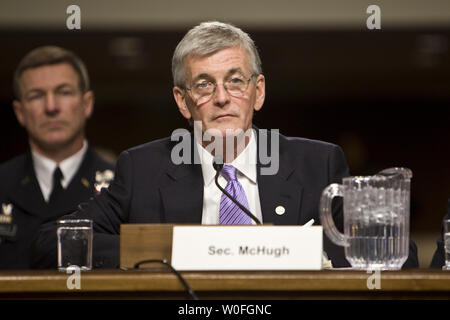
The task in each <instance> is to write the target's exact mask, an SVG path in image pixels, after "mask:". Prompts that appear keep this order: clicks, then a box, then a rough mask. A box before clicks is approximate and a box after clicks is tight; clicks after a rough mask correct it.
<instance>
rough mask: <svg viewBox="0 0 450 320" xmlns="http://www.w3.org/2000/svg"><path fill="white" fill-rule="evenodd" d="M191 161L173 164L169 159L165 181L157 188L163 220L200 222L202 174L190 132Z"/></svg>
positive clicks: (169, 221)
mask: <svg viewBox="0 0 450 320" xmlns="http://www.w3.org/2000/svg"><path fill="white" fill-rule="evenodd" d="M190 139H191V150H193V151H192V152H191V163H194V164H179V165H176V164H174V163H173V162H172V161H171V160H170V159H169V166H168V168H167V171H166V179H167V180H166V181H165V183H163V184H162V186H161V187H160V188H159V191H160V194H161V199H162V202H163V208H164V210H163V212H164V217H163V222H165V223H194V224H199V223H201V222H202V211H203V174H202V168H201V165H200V164H196V163H198V161H194V158H195V159H196V160H198V158H197V148H196V146H195V143H194V137H193V135H192V134H191V135H190Z"/></svg>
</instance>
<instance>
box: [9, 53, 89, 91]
mask: <svg viewBox="0 0 450 320" xmlns="http://www.w3.org/2000/svg"><path fill="white" fill-rule="evenodd" d="M60 63H68V64H69V65H71V66H72V68H73V69H74V70H75V72H76V73H77V75H78V85H79V87H80V90H81V92H82V93H86V92H87V91H89V75H88V72H87V68H86V66H85V64H84V63H83V61H82V60H81V59H80V58H79V57H78V56H77V55H76V54H75V53H73V52H72V51H69V50H67V49H64V48H61V47H57V46H42V47H37V48H35V49H33V50H32V51H30V52H29V53H28V54H27V55H26V56H25V57H23V58H22V60H21V61H20V63H19V65H18V66H17V68H16V70H15V72H14V79H13V88H14V94H15V96H16V98H17V99H19V100H20V99H21V98H22V92H21V89H20V78H21V76H22V73H23V72H24V71H25V70H27V69H32V68H37V67H41V66H47V65H55V64H60Z"/></svg>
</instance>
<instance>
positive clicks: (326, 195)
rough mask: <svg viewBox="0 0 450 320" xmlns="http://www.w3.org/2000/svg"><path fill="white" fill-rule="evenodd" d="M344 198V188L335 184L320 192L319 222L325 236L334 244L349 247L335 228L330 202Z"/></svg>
mask: <svg viewBox="0 0 450 320" xmlns="http://www.w3.org/2000/svg"><path fill="white" fill-rule="evenodd" d="M343 196H344V186H343V185H341V184H337V183H332V184H330V185H329V186H327V187H326V188H325V189H323V191H322V197H321V198H320V207H319V213H320V222H321V224H322V226H323V230H324V231H325V234H326V235H327V236H328V238H330V240H331V241H333V242H334V243H335V244H337V245H339V246H343V247H347V246H349V243H348V241H347V238H346V237H345V235H344V234H342V233H340V232H339V230H338V229H337V228H336V225H335V224H334V221H333V214H332V212H333V211H332V209H331V202H332V201H333V198H334V197H343Z"/></svg>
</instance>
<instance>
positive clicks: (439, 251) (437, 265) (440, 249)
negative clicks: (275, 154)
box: [430, 199, 450, 269]
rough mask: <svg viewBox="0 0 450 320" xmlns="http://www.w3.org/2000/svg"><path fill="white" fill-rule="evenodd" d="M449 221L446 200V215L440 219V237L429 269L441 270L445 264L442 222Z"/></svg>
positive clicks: (449, 203)
mask: <svg viewBox="0 0 450 320" xmlns="http://www.w3.org/2000/svg"><path fill="white" fill-rule="evenodd" d="M447 219H450V199H448V207H447V213H446V215H445V216H444V218H443V219H442V232H441V237H440V238H439V239H438V240H437V241H436V242H437V248H436V251H435V252H434V255H433V259H432V260H431V264H430V268H434V269H441V268H442V267H443V266H444V264H445V248H444V220H447Z"/></svg>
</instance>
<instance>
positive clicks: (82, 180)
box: [81, 178, 89, 188]
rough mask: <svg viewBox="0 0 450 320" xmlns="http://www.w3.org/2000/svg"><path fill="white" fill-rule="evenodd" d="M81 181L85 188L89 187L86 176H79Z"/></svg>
mask: <svg viewBox="0 0 450 320" xmlns="http://www.w3.org/2000/svg"><path fill="white" fill-rule="evenodd" d="M81 183H82V184H83V186H85V187H86V188H89V181H88V180H87V179H86V178H81Z"/></svg>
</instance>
